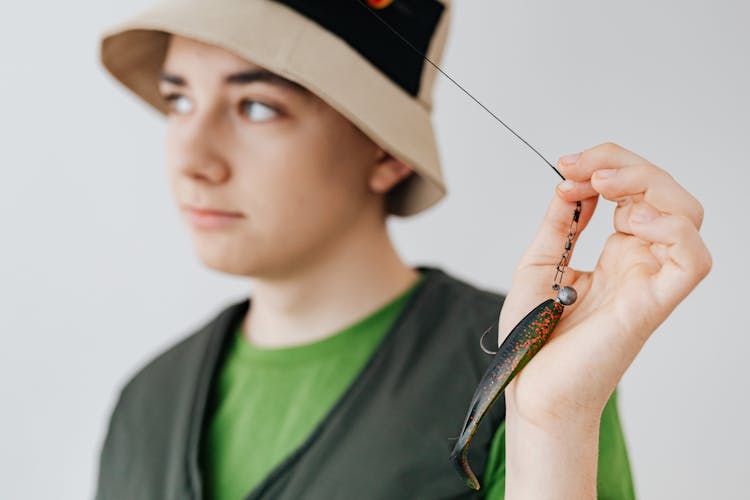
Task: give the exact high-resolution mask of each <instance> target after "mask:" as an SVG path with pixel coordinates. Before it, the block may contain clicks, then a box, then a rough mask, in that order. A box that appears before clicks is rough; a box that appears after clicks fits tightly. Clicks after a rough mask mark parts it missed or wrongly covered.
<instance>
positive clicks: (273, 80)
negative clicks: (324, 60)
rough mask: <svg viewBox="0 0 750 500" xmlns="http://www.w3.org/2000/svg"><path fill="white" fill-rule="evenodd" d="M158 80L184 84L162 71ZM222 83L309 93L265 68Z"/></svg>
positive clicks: (176, 76)
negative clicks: (271, 87) (265, 85)
mask: <svg viewBox="0 0 750 500" xmlns="http://www.w3.org/2000/svg"><path fill="white" fill-rule="evenodd" d="M159 80H161V81H164V82H169V83H171V84H172V85H177V86H184V85H185V84H186V83H185V79H184V78H183V77H181V76H179V75H175V74H171V73H167V72H166V71H164V70H161V71H160V73H159ZM224 81H225V82H226V83H230V84H243V85H245V84H248V83H252V82H266V83H270V84H271V85H276V86H278V87H285V88H288V89H290V90H293V91H295V92H298V93H300V94H308V93H309V90H307V88H306V87H304V86H302V85H300V84H299V83H297V82H295V81H292V80H289V79H288V78H284V77H283V76H281V75H278V74H276V73H273V72H272V71H269V70H267V69H265V68H257V69H250V70H246V71H240V72H238V73H232V74H230V75H227V77H226V78H225V79H224Z"/></svg>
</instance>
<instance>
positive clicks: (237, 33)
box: [99, 0, 451, 216]
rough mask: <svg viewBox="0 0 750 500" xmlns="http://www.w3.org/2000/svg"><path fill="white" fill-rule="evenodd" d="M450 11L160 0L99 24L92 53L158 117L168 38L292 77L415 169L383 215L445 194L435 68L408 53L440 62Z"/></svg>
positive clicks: (432, 5)
mask: <svg viewBox="0 0 750 500" xmlns="http://www.w3.org/2000/svg"><path fill="white" fill-rule="evenodd" d="M450 10H451V9H450V1H449V0H444V1H437V0H366V1H363V0H326V1H323V0H321V1H312V0H203V1H201V0H160V1H158V3H156V4H155V5H154V6H152V7H151V8H149V9H147V10H145V11H142V12H141V13H139V14H137V15H136V16H135V17H133V18H132V19H129V20H127V21H125V22H122V23H120V24H118V25H115V26H112V27H110V28H108V29H106V30H105V31H104V32H103V33H102V34H101V38H100V45H99V58H100V61H101V63H102V64H103V66H104V67H105V68H106V70H107V71H108V72H109V73H111V75H112V76H114V77H115V78H116V79H117V80H119V81H120V82H121V83H122V84H123V85H125V86H126V87H127V88H129V89H130V90H132V91H133V92H134V93H135V94H136V95H138V96H139V97H140V98H142V99H143V100H144V101H145V102H147V103H148V104H150V105H151V106H152V107H153V108H155V109H156V110H158V111H159V112H161V113H163V114H164V113H166V111H167V109H166V107H165V103H164V101H163V99H162V97H161V95H160V94H159V86H158V83H159V74H160V71H161V65H162V63H163V61H164V58H165V56H166V49H167V46H168V40H169V35H170V34H176V35H181V36H185V37H189V38H192V39H195V40H198V41H202V42H205V43H209V44H212V45H216V46H219V47H222V48H224V49H226V50H229V51H230V52H233V53H235V54H237V55H239V56H240V57H243V58H245V59H247V60H249V61H252V62H253V63H255V64H257V65H259V66H262V67H264V68H266V69H268V70H269V71H272V72H274V73H277V74H279V75H281V76H283V77H285V78H287V79H289V80H292V81H294V82H297V83H298V84H300V85H302V86H304V87H306V88H307V89H309V90H310V91H311V92H313V93H314V94H316V95H317V96H318V97H319V98H321V99H322V100H324V101H325V102H326V103H327V104H329V105H330V106H331V107H333V108H334V109H336V110H337V111H338V112H339V113H341V114H342V115H343V116H344V117H345V118H347V119H348V120H350V121H351V122H352V123H353V124H354V125H356V126H357V127H358V128H359V129H360V130H362V132H363V133H365V134H366V135H367V136H368V137H369V138H370V139H371V140H373V142H375V143H376V144H378V145H379V146H380V147H382V148H383V149H384V150H385V151H387V152H388V153H390V154H391V155H393V156H394V157H396V158H397V159H399V160H401V161H403V162H404V163H406V164H407V165H409V166H410V167H411V168H412V170H414V174H413V175H411V176H409V177H407V178H406V179H404V180H403V181H402V182H401V183H399V184H398V185H397V186H395V187H394V188H393V189H392V190H391V191H389V192H388V194H387V199H386V203H387V211H388V213H391V214H395V215H401V216H406V215H413V214H416V213H418V212H421V211H423V210H425V209H426V208H428V207H430V206H432V205H433V204H435V203H436V202H437V201H438V200H440V199H441V198H442V197H443V196H445V194H446V186H445V183H444V180H443V174H442V167H441V164H440V156H439V152H438V147H437V141H436V138H435V133H434V129H433V125H432V105H433V103H432V91H433V86H434V82H435V78H436V74H437V70H436V69H435V68H434V66H432V65H431V64H429V63H428V62H427V61H425V60H424V59H423V57H422V56H421V55H420V54H418V53H417V52H416V51H415V49H416V50H418V51H419V52H421V53H422V54H424V55H425V56H427V57H428V58H429V59H430V60H431V61H433V62H434V63H435V64H438V65H439V61H440V59H441V56H442V53H443V49H444V47H445V43H446V39H447V35H448V29H449V24H450ZM373 14H376V15H377V16H379V17H380V19H378V17H376V16H375V15H373ZM393 30H395V32H394V31H393ZM404 39H405V40H406V41H408V44H407V42H406V41H405V40H404ZM409 44H410V45H411V47H410V46H409Z"/></svg>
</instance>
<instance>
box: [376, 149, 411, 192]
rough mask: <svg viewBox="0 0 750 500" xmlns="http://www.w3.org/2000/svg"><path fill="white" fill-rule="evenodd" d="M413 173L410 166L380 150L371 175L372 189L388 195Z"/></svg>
mask: <svg viewBox="0 0 750 500" xmlns="http://www.w3.org/2000/svg"><path fill="white" fill-rule="evenodd" d="M413 172H414V170H412V169H411V167H410V166H409V165H407V164H406V163H404V162H402V161H401V160H399V159H397V158H395V157H394V156H392V155H391V154H390V153H388V152H387V151H384V150H382V149H380V150H379V153H378V158H377V160H376V162H375V165H374V166H373V169H372V173H371V174H370V180H369V184H370V189H372V190H373V191H374V192H376V193H386V192H388V191H389V190H390V189H391V188H392V187H393V186H395V185H396V184H398V183H399V182H401V181H402V180H404V179H405V178H406V177H409V175H411V174H412V173H413Z"/></svg>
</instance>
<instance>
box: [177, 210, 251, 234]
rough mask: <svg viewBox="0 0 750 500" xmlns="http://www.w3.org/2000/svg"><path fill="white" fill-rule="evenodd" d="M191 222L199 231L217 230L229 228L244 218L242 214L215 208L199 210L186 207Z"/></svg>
mask: <svg viewBox="0 0 750 500" xmlns="http://www.w3.org/2000/svg"><path fill="white" fill-rule="evenodd" d="M185 209H186V210H187V212H188V214H189V217H190V222H191V224H192V225H193V226H195V227H197V228H199V229H217V228H223V227H227V226H228V225H230V224H232V223H233V222H235V221H237V220H238V219H241V218H242V217H244V215H243V214H241V213H240V212H229V211H225V210H217V209H215V208H197V207H191V206H189V205H188V206H186V207H185Z"/></svg>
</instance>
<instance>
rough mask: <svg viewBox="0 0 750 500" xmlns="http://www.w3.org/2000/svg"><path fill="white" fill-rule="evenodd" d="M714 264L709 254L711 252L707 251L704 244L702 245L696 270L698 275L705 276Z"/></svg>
mask: <svg viewBox="0 0 750 500" xmlns="http://www.w3.org/2000/svg"><path fill="white" fill-rule="evenodd" d="M713 265H714V258H713V256H712V255H711V252H709V251H708V248H706V246H705V245H703V251H702V252H701V256H700V258H699V260H698V266H697V267H698V271H699V276H700V278H701V279H703V278H705V277H706V275H707V274H708V273H709V271H711V268H712V267H713Z"/></svg>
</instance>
